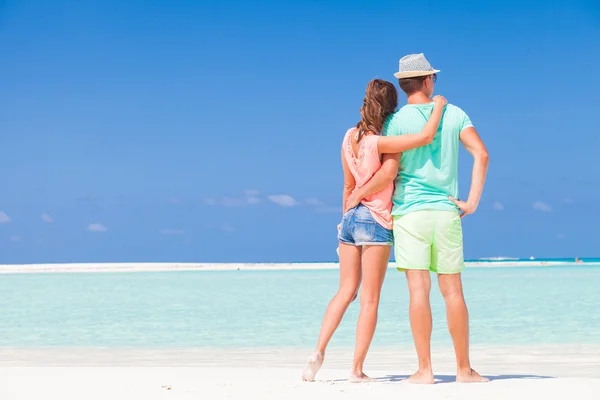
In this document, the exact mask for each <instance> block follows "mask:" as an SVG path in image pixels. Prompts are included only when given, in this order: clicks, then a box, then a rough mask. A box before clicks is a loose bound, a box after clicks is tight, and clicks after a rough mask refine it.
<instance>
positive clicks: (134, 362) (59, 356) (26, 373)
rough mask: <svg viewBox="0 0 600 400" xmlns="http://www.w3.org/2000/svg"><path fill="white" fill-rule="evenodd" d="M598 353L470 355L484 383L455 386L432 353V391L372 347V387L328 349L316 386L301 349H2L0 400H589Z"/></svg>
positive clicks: (389, 354) (599, 385) (598, 386)
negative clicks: (305, 375) (353, 380)
mask: <svg viewBox="0 0 600 400" xmlns="http://www.w3.org/2000/svg"><path fill="white" fill-rule="evenodd" d="M598 350H600V348H599V347H598V346H562V347H559V346H543V347H536V348H532V347H522V348H516V347H512V348H502V347H498V348H477V347H476V348H474V349H473V352H472V353H473V354H472V358H473V360H474V366H476V368H477V369H478V370H480V371H481V372H482V374H484V375H485V376H488V377H490V378H491V380H492V381H491V382H490V383H486V384H457V383H455V382H454V376H453V373H452V372H453V358H452V351H451V350H450V349H438V350H436V351H435V353H434V365H435V366H436V368H437V370H436V384H434V385H430V386H418V385H411V384H408V383H406V382H405V381H404V380H405V379H406V377H407V376H408V374H409V373H410V372H411V371H412V368H414V355H413V354H412V351H410V350H407V349H406V350H399V349H376V350H374V351H372V352H371V353H370V355H369V358H368V360H367V365H368V366H369V368H368V369H367V372H369V373H370V374H371V376H373V377H376V378H377V379H378V382H376V383H368V384H350V383H347V381H346V378H347V374H348V370H347V368H346V367H347V366H348V365H349V362H350V360H351V357H352V352H351V351H349V350H333V351H331V352H330V353H329V354H328V355H327V360H326V365H325V366H324V368H323V370H322V371H321V372H320V373H319V375H318V376H317V378H318V380H317V381H316V382H302V381H301V380H300V379H299V375H300V370H301V368H302V362H303V358H304V354H305V352H304V351H300V350H264V351H260V350H247V351H226V350H222V351H218V350H197V351H192V352H190V351H187V350H185V351H184V350H180V351H177V350H173V351H150V350H148V351H138V350H122V351H117V350H110V351H108V350H102V349H96V350H91V349H81V350H78V351H61V350H39V351H25V350H6V349H4V350H1V351H0V356H1V357H2V359H3V361H2V362H1V363H0V377H1V379H2V382H3V384H2V385H0V399H3V400H33V399H39V398H60V399H61V400H70V399H82V398H85V399H106V398H112V399H117V400H119V399H148V400H153V399H273V400H275V399H284V398H285V399H307V398H319V399H320V398H327V399H367V398H381V399H388V398H389V399H396V398H404V399H417V398H418V399H421V400H434V399H464V400H471V399H472V400H476V399H477V400H479V399H503V400H504V399H511V400H519V399H528V400H530V399H533V398H539V399H545V398H557V399H561V398H570V397H575V398H577V399H584V400H586V399H590V400H591V399H597V398H598V393H599V391H600V379H599V378H598V374H599V372H600V352H598Z"/></svg>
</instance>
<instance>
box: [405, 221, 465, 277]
mask: <svg viewBox="0 0 600 400" xmlns="http://www.w3.org/2000/svg"><path fill="white" fill-rule="evenodd" d="M394 253H395V258H396V268H398V270H400V271H404V270H407V269H419V270H430V271H432V272H435V273H438V274H457V273H459V272H461V271H462V270H464V269H465V260H464V255H463V235H462V224H461V220H460V216H459V214H458V212H455V211H445V210H444V211H443V210H421V211H413V212H409V213H408V214H404V215H399V216H394Z"/></svg>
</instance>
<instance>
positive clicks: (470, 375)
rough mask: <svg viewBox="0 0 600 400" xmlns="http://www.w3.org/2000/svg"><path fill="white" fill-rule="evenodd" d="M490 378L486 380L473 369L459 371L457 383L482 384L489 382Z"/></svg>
mask: <svg viewBox="0 0 600 400" xmlns="http://www.w3.org/2000/svg"><path fill="white" fill-rule="evenodd" d="M489 381H490V379H489V378H484V377H483V376H481V375H479V374H478V373H477V371H475V370H474V369H472V368H469V369H467V370H464V371H459V372H458V374H457V375H456V382H458V383H481V382H489Z"/></svg>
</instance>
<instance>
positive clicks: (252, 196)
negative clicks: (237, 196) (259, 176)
mask: <svg viewBox="0 0 600 400" xmlns="http://www.w3.org/2000/svg"><path fill="white" fill-rule="evenodd" d="M244 194H245V195H246V202H247V203H248V204H260V197H258V195H259V194H260V192H259V191H258V190H246V191H244Z"/></svg>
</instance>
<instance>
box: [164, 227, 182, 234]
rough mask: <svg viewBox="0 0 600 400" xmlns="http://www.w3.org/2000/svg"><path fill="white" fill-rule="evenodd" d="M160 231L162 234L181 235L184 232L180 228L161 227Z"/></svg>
mask: <svg viewBox="0 0 600 400" xmlns="http://www.w3.org/2000/svg"><path fill="white" fill-rule="evenodd" d="M160 233H162V234H163V235H183V234H184V233H185V232H184V231H183V230H181V229H170V228H167V229H161V230H160Z"/></svg>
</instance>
